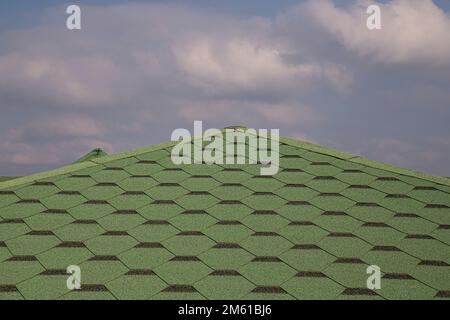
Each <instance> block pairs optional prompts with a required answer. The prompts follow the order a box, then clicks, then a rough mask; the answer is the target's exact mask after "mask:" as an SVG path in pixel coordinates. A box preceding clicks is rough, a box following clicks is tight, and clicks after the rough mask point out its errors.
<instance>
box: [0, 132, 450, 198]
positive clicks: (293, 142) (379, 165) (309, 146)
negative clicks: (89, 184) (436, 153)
mask: <svg viewBox="0 0 450 320" xmlns="http://www.w3.org/2000/svg"><path fill="white" fill-rule="evenodd" d="M243 129H245V128H243ZM222 131H224V130H222ZM197 138H198V137H192V138H191V140H195V139H197ZM280 142H282V143H284V144H287V145H290V146H293V147H297V148H301V149H305V150H308V151H312V152H316V153H320V154H324V155H328V156H332V157H334V158H338V159H341V160H346V161H350V162H353V163H357V164H361V165H365V166H368V167H372V168H376V169H380V170H385V171H389V172H393V173H397V174H401V175H404V176H409V177H414V178H418V179H421V180H427V181H431V182H434V183H437V184H442V185H446V186H450V179H449V178H445V177H440V176H434V175H431V174H427V173H422V172H417V171H413V170H410V169H404V168H401V167H396V166H393V165H390V164H386V163H383V162H379V161H374V160H369V159H366V158H363V157H361V156H357V155H354V154H351V153H348V152H344V151H340V150H337V149H334V148H330V147H325V146H322V145H318V144H313V143H310V142H306V141H302V140H297V139H292V138H287V137H280ZM177 143H179V141H169V142H165V143H160V144H155V145H151V146H147V147H142V148H137V149H134V150H131V151H127V152H121V153H117V154H112V155H107V156H103V157H100V158H95V159H91V160H88V161H85V162H81V163H75V164H70V165H67V166H63V167H60V168H57V169H53V170H49V171H44V172H40V173H36V174H32V175H29V176H25V177H21V178H16V179H13V180H9V181H4V182H0V189H6V188H9V187H13V186H17V185H21V184H26V183H30V182H34V181H36V180H40V179H45V178H48V177H53V176H57V175H62V174H66V173H71V172H74V171H78V170H81V169H85V168H90V167H94V166H97V165H103V164H104V163H108V162H111V161H115V160H120V159H124V158H128V157H134V156H136V155H140V154H143V153H148V152H153V151H158V150H161V149H164V148H168V147H171V146H173V145H175V144H177Z"/></svg>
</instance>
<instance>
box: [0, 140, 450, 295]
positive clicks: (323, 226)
mask: <svg viewBox="0 0 450 320" xmlns="http://www.w3.org/2000/svg"><path fill="white" fill-rule="evenodd" d="M172 146H173V143H167V144H163V145H158V146H154V147H151V148H146V149H140V150H137V151H134V152H130V153H125V154H120V155H113V156H104V157H98V158H96V157H94V158H90V159H86V160H85V161H83V162H79V163H77V164H74V165H71V166H68V167H64V168H61V169H57V170H53V171H49V172H44V173H41V174H37V175H33V176H30V177H24V178H18V179H14V180H11V181H6V182H2V183H0V299H448V298H449V297H450V182H449V180H448V179H446V178H440V177H432V176H428V175H425V174H420V173H415V172H411V171H408V170H405V169H399V168H395V167H391V166H388V165H385V164H381V163H377V162H373V161H369V160H365V159H362V158H359V157H356V156H353V155H349V154H346V153H342V152H339V151H335V150H331V149H327V148H324V147H320V146H316V145H312V144H308V143H303V142H298V141H295V140H291V139H286V138H282V139H281V145H280V157H281V158H280V170H279V172H278V173H277V174H276V175H274V176H270V177H265V176H260V175H259V166H257V165H182V166H176V165H174V164H173V163H172V162H171V159H170V152H171V148H172ZM69 265H78V266H79V267H80V268H81V282H82V286H81V290H74V291H69V290H68V289H67V286H66V280H67V277H68V275H67V274H66V268H67V267H68V266H69ZM369 265H377V266H379V267H380V269H381V273H382V277H381V289H380V290H369V289H367V287H366V281H367V278H368V276H369V275H368V274H367V273H366V270H367V267H368V266H369Z"/></svg>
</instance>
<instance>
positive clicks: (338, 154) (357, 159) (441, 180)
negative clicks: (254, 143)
mask: <svg viewBox="0 0 450 320" xmlns="http://www.w3.org/2000/svg"><path fill="white" fill-rule="evenodd" d="M280 141H281V142H283V143H285V144H288V145H290V146H294V147H299V148H302V149H305V150H309V151H313V152H317V153H321V154H324V155H328V156H332V157H335V158H338V159H341V160H346V161H350V162H353V163H357V164H361V165H365V166H368V167H371V168H375V169H380V170H385V171H389V172H393V173H397V174H400V175H404V176H409V177H413V178H418V179H421V180H428V181H431V182H434V183H438V184H443V185H447V186H450V179H449V178H446V177H441V176H435V175H432V174H428V173H424V172H419V171H414V170H411V169H406V168H402V167H397V166H394V165H391V164H388V163H384V162H381V161H376V160H370V159H367V158H364V157H361V156H358V155H354V154H351V153H348V152H344V151H340V150H337V149H334V148H330V147H324V146H321V145H319V144H314V143H310V142H306V141H301V140H296V139H291V138H286V137H280Z"/></svg>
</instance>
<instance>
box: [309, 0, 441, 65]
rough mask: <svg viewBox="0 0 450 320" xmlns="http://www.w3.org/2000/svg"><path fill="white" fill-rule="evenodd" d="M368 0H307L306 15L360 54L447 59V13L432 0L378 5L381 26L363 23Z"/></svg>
mask: <svg viewBox="0 0 450 320" xmlns="http://www.w3.org/2000/svg"><path fill="white" fill-rule="evenodd" d="M374 3H377V2H376V1H370V0H358V1H357V2H356V4H354V5H352V6H351V7H349V8H338V7H337V6H336V5H335V4H334V2H333V1H331V0H313V1H311V0H309V1H308V2H307V3H306V5H304V6H302V10H301V13H302V15H306V16H309V17H310V18H311V19H312V20H314V21H316V23H317V24H319V25H320V26H321V27H322V28H323V29H324V30H326V31H327V32H329V33H331V34H332V35H334V36H335V37H336V38H337V39H338V40H339V41H340V42H341V43H343V44H344V45H345V46H346V47H347V48H348V49H350V50H353V51H355V52H357V53H358V54H359V55H361V56H362V57H369V58H374V59H376V60H377V61H381V62H388V63H409V62H427V63H432V64H449V63H450V37H449V30H450V17H449V16H448V15H447V14H446V13H445V12H444V11H443V10H442V9H440V8H439V7H437V6H436V5H435V4H434V3H433V1H432V0H392V1H389V2H387V3H385V4H381V3H377V4H378V5H379V6H380V7H381V16H382V29H381V30H375V31H373V30H372V31H371V30H368V29H367V27H366V19H367V17H368V15H367V14H366V9H367V7H368V5H369V4H374Z"/></svg>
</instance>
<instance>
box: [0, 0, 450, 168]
mask: <svg viewBox="0 0 450 320" xmlns="http://www.w3.org/2000/svg"><path fill="white" fill-rule="evenodd" d="M416 2H417V1H415V2H414V5H409V4H405V3H403V2H402V0H394V1H393V2H392V4H391V5H386V10H391V11H395V10H394V9H395V8H399V12H400V13H399V14H397V15H394V14H390V15H388V16H387V17H388V18H389V16H393V17H394V18H395V19H394V21H398V19H402V18H403V17H405V14H401V13H402V12H403V11H405V10H406V9H408V8H409V7H408V6H412V7H411V8H412V9H411V10H415V9H417V8H421V7H419V5H418V4H417V3H416ZM427 2H428V1H427ZM361 3H363V2H361ZM360 6H361V5H359V6H355V7H354V8H353V9H352V10H350V11H349V13H345V12H344V11H342V9H338V8H336V7H335V6H333V5H332V3H331V2H330V1H325V0H323V1H308V2H307V3H306V4H300V5H298V6H294V7H292V8H289V9H288V10H286V11H285V12H282V13H279V14H278V15H277V16H276V17H275V18H273V19H269V18H261V17H253V18H244V17H239V18H236V17H231V16H227V15H221V14H217V13H211V12H209V11H207V10H204V11H201V10H192V9H189V8H187V7H185V6H170V5H143V4H125V5H113V6H103V7H92V6H82V10H83V29H82V30H81V31H79V32H69V31H67V30H66V29H65V25H64V23H62V19H61V15H62V13H63V16H64V8H62V7H57V8H52V9H50V10H48V12H47V14H46V17H45V19H43V22H38V23H37V25H36V26H35V27H33V28H29V29H26V30H21V31H13V32H9V33H8V34H2V35H0V37H1V38H3V39H2V40H4V41H1V43H2V44H0V49H1V50H0V97H1V103H0V108H1V112H2V117H1V119H0V125H1V127H0V134H2V135H3V136H4V137H6V140H5V139H4V140H3V141H4V142H3V143H1V144H0V154H1V156H0V170H1V171H4V172H2V174H8V172H6V171H5V170H7V171H11V172H12V171H14V172H18V171H20V170H23V173H29V172H31V171H35V170H38V169H44V168H48V166H49V164H51V165H52V166H56V165H61V164H63V163H67V161H70V160H74V159H75V158H77V157H78V156H79V155H81V154H82V153H84V152H87V151H88V149H89V148H91V147H96V146H100V147H101V146H105V147H106V148H108V149H109V151H122V150H128V149H131V148H133V147H138V146H143V145H149V144H152V143H158V142H161V141H164V140H167V139H168V138H169V137H170V133H171V131H172V130H173V129H175V128H177V127H186V128H191V126H192V121H193V120H205V121H206V124H205V125H208V126H215V127H223V126H225V125H231V124H242V125H247V126H253V127H259V126H263V127H275V128H280V129H281V133H282V134H283V135H292V136H297V137H307V139H308V140H312V141H317V142H319V143H324V144H329V145H331V146H335V147H339V148H342V149H344V150H347V151H358V152H360V153H362V154H363V155H368V156H371V157H373V158H375V159H379V160H385V158H384V157H383V159H381V158H382V157H380V152H378V153H377V152H374V150H383V151H382V152H384V153H386V154H387V153H394V152H395V153H399V155H398V156H396V157H395V158H394V157H392V158H391V159H392V160H393V162H395V163H396V164H399V165H404V166H409V167H413V168H421V169H423V170H425V171H430V172H434V173H439V174H447V175H449V174H450V173H449V172H448V170H449V169H448V166H447V165H446V163H445V162H444V161H445V159H447V158H446V157H447V155H448V154H449V153H450V146H448V145H445V144H439V145H433V146H432V147H428V145H427V147H426V148H424V147H421V145H418V144H414V145H415V146H416V147H415V148H411V149H407V150H406V149H402V148H400V147H399V146H400V144H398V145H397V147H398V148H395V146H390V147H386V146H384V147H383V148H382V147H380V144H379V141H386V140H389V139H391V140H395V141H400V143H403V144H412V143H413V142H414V141H415V140H417V141H419V143H421V144H423V145H426V143H427V142H425V140H424V139H420V140H419V139H418V138H419V137H420V138H423V136H424V135H426V136H429V137H431V136H437V137H441V138H442V139H445V138H444V137H450V130H449V129H448V126H445V125H444V123H445V119H447V120H448V119H449V112H450V111H449V106H448V101H446V99H447V98H448V94H447V92H448V88H449V87H450V78H449V76H448V74H450V72H447V71H450V69H449V68H448V67H447V66H445V63H444V66H442V63H440V66H439V67H435V66H432V64H430V63H428V60H429V59H433V58H436V57H433V56H430V55H431V54H433V53H429V54H428V53H426V51H425V50H424V47H430V46H431V45H434V44H436V45H438V46H439V47H438V49H437V50H434V51H436V52H434V54H438V56H437V58H436V59H434V60H437V61H441V62H442V61H444V60H445V59H443V57H445V54H446V52H447V51H446V49H445V48H446V45H445V41H446V40H445V39H441V38H442V34H441V31H440V30H441V28H442V25H444V26H445V23H446V22H445V19H444V18H445V17H443V16H442V15H443V13H442V12H439V11H438V10H437V9H436V8H433V7H432V3H431V4H430V3H427V4H425V5H423V6H425V8H426V9H427V10H423V11H424V14H425V15H426V19H425V20H426V21H429V20H430V19H431V20H433V17H434V15H436V14H438V17H439V19H437V20H436V21H437V22H436V23H434V24H430V26H428V24H427V28H435V29H436V30H438V32H437V33H436V35H435V36H433V37H430V38H427V39H422V40H420V41H419V40H417V41H416V42H411V41H410V42H406V43H405V44H403V45H401V44H399V43H398V41H397V40H398V39H397V38H396V37H402V34H400V35H397V36H395V37H394V35H391V34H390V32H383V33H381V34H380V35H379V37H378V38H375V39H372V38H371V37H368V38H367V37H366V35H365V33H364V32H363V31H360V30H359V31H358V30H356V31H355V30H353V29H352V30H349V29H348V28H347V27H346V26H345V24H344V25H343V24H342V21H340V20H339V19H338V23H337V24H336V25H335V26H334V27H333V28H331V29H330V28H329V27H328V26H327V25H325V24H324V23H323V21H325V20H326V19H328V18H329V17H334V16H337V17H338V18H339V17H343V18H345V19H346V20H347V21H349V23H355V19H356V18H355V14H356V13H357V12H358V10H359V8H360ZM405 8H406V9H405ZM400 9H401V10H400ZM403 9H405V10H403ZM402 10H403V11H402ZM406 11H408V10H406ZM345 19H344V20H345ZM405 19H407V22H405V24H404V25H405V28H406V29H405V30H403V33H405V32H406V33H407V32H408V28H412V26H410V23H409V21H410V20H411V19H410V17H409V16H407V15H406V18H405ZM442 21H444V22H442ZM387 22H389V21H387ZM363 27H365V24H364V25H363ZM413 30H417V27H416V26H414V28H413ZM427 30H429V29H426V30H425V31H427ZM433 30H434V29H433ZM355 32H356V33H357V34H358V37H357V39H356V40H355V39H353V38H352V36H351V35H352V34H354V33H355ZM359 34H360V35H359ZM437 42H439V43H437ZM371 43H372V46H369V47H368V45H369V44H371ZM2 46H3V47H2ZM417 46H418V47H417ZM402 48H403V49H407V51H408V52H407V53H408V54H407V55H404V54H401V50H403V49H402ZM367 57H369V58H370V59H369V61H366V60H367V59H366V58H367ZM386 57H387V58H389V57H391V58H392V59H387V58H386ZM386 62H388V65H387V64H386ZM405 62H407V66H405V65H404V64H405ZM444 62H445V61H444ZM413 88H414V89H413ZM417 88H421V89H420V90H416V89H417ZM411 90H415V92H414V91H411ZM437 114H438V115H439V116H438V117H439V119H438V120H436V119H435V118H436V115H437ZM437 122H438V123H437ZM411 124H415V127H412V126H410V125H411ZM418 126H419V127H420V128H421V130H418V129H417V128H418ZM427 130H428V132H427ZM423 145H422V146H423ZM414 150H415V151H417V152H418V153H417V156H416V157H414V152H415V151H414ZM419 150H426V152H425V153H426V154H432V153H433V154H435V156H433V157H429V158H428V159H426V157H422V156H421V155H420V154H422V153H423V152H422V151H419ZM405 155H407V156H405ZM2 168H4V169H2ZM11 168H12V169H11Z"/></svg>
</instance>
